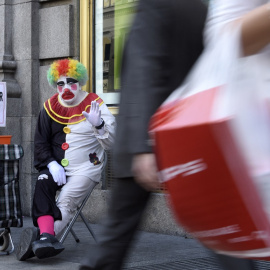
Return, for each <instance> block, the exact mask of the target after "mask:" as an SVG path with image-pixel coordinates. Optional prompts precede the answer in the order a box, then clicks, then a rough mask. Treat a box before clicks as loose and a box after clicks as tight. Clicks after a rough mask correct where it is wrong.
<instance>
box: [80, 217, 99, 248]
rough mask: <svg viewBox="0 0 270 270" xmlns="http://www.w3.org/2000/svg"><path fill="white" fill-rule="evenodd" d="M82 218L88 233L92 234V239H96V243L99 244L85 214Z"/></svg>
mask: <svg viewBox="0 0 270 270" xmlns="http://www.w3.org/2000/svg"><path fill="white" fill-rule="evenodd" d="M80 217H81V218H82V220H83V222H84V224H85V226H86V227H87V229H88V231H89V232H90V234H91V235H92V237H93V238H94V240H95V242H96V243H97V239H96V237H95V234H94V232H93V231H92V229H91V227H90V226H89V224H88V222H87V220H86V218H85V217H84V215H83V213H80Z"/></svg>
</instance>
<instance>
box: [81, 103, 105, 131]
mask: <svg viewBox="0 0 270 270" xmlns="http://www.w3.org/2000/svg"><path fill="white" fill-rule="evenodd" d="M82 114H83V115H84V116H85V118H86V119H87V121H88V122H89V123H90V124H91V125H93V126H94V127H97V126H99V125H100V124H101V123H102V120H101V111H100V109H99V104H98V103H97V102H96V101H95V100H94V101H92V102H91V108H90V112H89V113H87V112H85V111H83V112H82Z"/></svg>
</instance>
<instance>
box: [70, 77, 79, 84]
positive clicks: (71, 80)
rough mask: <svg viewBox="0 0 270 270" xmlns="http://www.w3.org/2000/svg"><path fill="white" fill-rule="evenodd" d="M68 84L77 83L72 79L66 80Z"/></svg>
mask: <svg viewBox="0 0 270 270" xmlns="http://www.w3.org/2000/svg"><path fill="white" fill-rule="evenodd" d="M70 82H72V83H77V82H78V81H77V80H75V79H73V78H67V83H70Z"/></svg>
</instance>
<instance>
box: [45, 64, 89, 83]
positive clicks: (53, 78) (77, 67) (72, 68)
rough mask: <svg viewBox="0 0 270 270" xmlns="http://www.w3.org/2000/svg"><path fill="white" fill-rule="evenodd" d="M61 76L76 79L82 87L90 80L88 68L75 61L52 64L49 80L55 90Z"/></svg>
mask: <svg viewBox="0 0 270 270" xmlns="http://www.w3.org/2000/svg"><path fill="white" fill-rule="evenodd" d="M61 76H66V77H70V78H73V79H76V80H77V81H78V82H79V84H80V85H81V86H83V85H85V84H86V82H87V80H88V75H87V69H86V67H85V66H84V65H83V64H82V63H80V62H79V61H78V60H74V59H63V60H57V61H54V62H53V63H52V64H51V66H50V68H49V70H48V72H47V79H48V82H49V84H50V85H51V86H52V87H53V88H55V87H56V83H57V81H58V79H59V78H60V77H61Z"/></svg>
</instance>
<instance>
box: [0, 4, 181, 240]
mask: <svg viewBox="0 0 270 270" xmlns="http://www.w3.org/2000/svg"><path fill="white" fill-rule="evenodd" d="M102 1H104V2H102ZM118 1H120V2H121V3H123V4H125V2H126V5H128V7H129V10H130V8H132V7H133V5H134V4H133V3H132V2H133V0H118ZM115 2H117V0H116V1H115ZM100 5H101V8H102V13H103V15H102V16H98V13H99V12H100V11H98V9H97V8H98V7H100ZM102 5H103V6H102ZM114 5H115V3H114V0H61V1H60V0H58V1H55V0H0V29H1V31H0V81H4V82H6V85H7V97H8V99H7V124H6V127H1V128H0V135H12V140H11V143H12V144H20V145H22V146H23V149H24V157H23V158H22V160H21V161H20V189H21V199H22V210H23V214H24V215H25V216H31V205H32V196H33V191H34V186H35V182H36V178H37V171H36V170H35V168H34V166H33V141H34V131H35V126H36V120H37V116H38V113H39V110H40V109H41V108H42V106H43V103H44V101H45V100H46V99H47V98H49V97H50V96H51V95H52V94H54V93H55V90H54V89H52V88H50V87H49V85H48V83H47V79H46V71H47V69H48V68H49V65H50V64H51V63H52V61H54V60H56V59H62V58H66V57H71V58H76V59H78V60H80V61H82V62H83V63H84V64H85V65H86V66H87V68H88V69H89V77H90V81H89V83H88V86H87V88H88V89H87V90H90V91H95V88H96V85H97V84H98V83H99V82H98V80H99V79H98V76H99V70H98V67H97V62H98V61H97V58H96V54H98V52H99V51H102V49H101V50H99V48H100V47H99V46H101V47H102V48H103V55H105V51H107V49H108V48H113V46H105V45H106V44H107V45H108V44H110V43H111V41H110V37H111V36H112V33H111V31H114V27H115V25H112V26H110V22H112V21H114V23H115V24H116V20H114V16H115V10H114ZM121 12H122V13H123V14H124V13H125V12H124V11H123V10H122V11H121ZM98 17H99V18H101V20H103V28H102V29H103V32H104V33H103V37H98V36H97V34H96V33H98V26H99V21H98V20H97V18H98ZM105 47H106V48H105ZM105 58H106V57H105ZM105 58H103V60H102V61H103V63H102V64H101V66H102V68H103V73H106V72H107V73H106V74H105V75H104V74H103V82H102V85H103V90H104V93H105V94H107V92H108V83H109V80H110V76H112V73H110V72H108V64H109V62H108V61H110V60H111V59H112V57H111V56H110V54H108V53H107V58H106V59H105ZM111 66H112V65H111ZM114 67H116V66H115V65H114ZM111 72H112V69H111ZM114 72H116V71H115V70H114ZM101 76H102V75H101ZM106 76H107V77H106ZM104 78H105V79H104ZM108 78H109V79H108ZM104 85H105V86H104ZM98 94H99V93H98ZM102 98H103V99H104V101H105V102H106V103H107V104H110V103H113V106H110V108H111V110H112V112H113V113H115V114H117V104H115V101H114V102H110V101H107V100H106V95H105V96H104V97H103V96H102ZM110 161H111V160H110V159H109V164H108V167H107V170H106V174H107V176H108V175H110V176H112V177H111V178H113V171H112V168H111V166H110ZM107 179H108V177H105V178H104V179H103V182H102V183H100V184H99V185H98V186H97V187H96V188H95V190H94V192H93V194H92V195H91V197H90V199H89V201H88V203H87V205H86V206H85V208H84V213H85V215H86V216H87V218H88V219H89V221H90V222H93V223H97V222H99V220H100V219H101V218H102V215H103V214H104V213H106V208H107V199H108V196H109V194H110V191H109V188H108V186H109V185H108V184H106V181H107ZM166 196H167V195H165V194H164V193H162V192H159V193H155V194H154V195H153V198H152V200H151V203H150V204H149V207H148V209H147V211H146V213H145V218H144V222H143V224H142V225H141V228H142V229H143V230H147V231H152V232H162V233H168V234H180V235H181V234H185V232H184V230H183V229H182V228H181V227H179V226H178V225H177V224H176V223H175V221H174V218H173V216H172V213H171V211H170V210H169V207H168V204H167V199H166Z"/></svg>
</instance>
